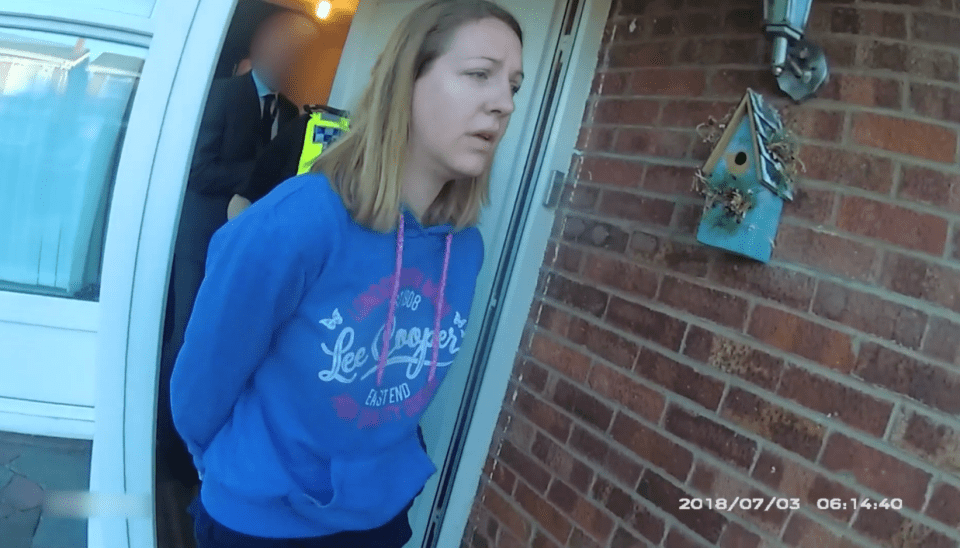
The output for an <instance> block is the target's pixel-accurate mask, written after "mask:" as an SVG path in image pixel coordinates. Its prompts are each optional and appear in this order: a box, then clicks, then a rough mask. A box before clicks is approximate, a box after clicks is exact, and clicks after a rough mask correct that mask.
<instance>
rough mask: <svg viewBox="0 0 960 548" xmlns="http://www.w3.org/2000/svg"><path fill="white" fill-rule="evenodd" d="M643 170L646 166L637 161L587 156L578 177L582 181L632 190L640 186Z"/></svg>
mask: <svg viewBox="0 0 960 548" xmlns="http://www.w3.org/2000/svg"><path fill="white" fill-rule="evenodd" d="M643 169H644V164H642V163H639V162H635V161H627V160H619V159H616V158H604V157H601V156H585V157H584V158H583V164H582V165H581V166H580V170H579V172H578V177H579V179H580V180H581V181H589V182H594V183H597V184H606V185H612V186H617V187H627V188H632V187H637V186H639V184H640V181H641V180H642V178H643Z"/></svg>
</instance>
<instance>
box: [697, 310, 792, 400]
mask: <svg viewBox="0 0 960 548" xmlns="http://www.w3.org/2000/svg"><path fill="white" fill-rule="evenodd" d="M683 352H684V354H686V355H688V356H690V357H692V358H694V359H697V360H700V361H702V362H705V363H707V364H708V365H711V366H713V367H716V368H717V369H720V370H721V371H725V372H727V373H730V374H731V375H736V376H738V377H740V378H743V379H745V380H747V381H749V382H751V383H753V384H756V385H757V386H759V387H761V388H765V389H767V390H775V389H776V387H777V385H778V384H779V382H780V374H781V371H782V370H783V360H781V359H780V358H775V357H773V356H771V355H769V354H766V353H764V352H761V351H760V350H757V349H756V348H753V347H751V346H749V345H745V344H741V343H738V342H735V341H732V340H730V339H727V338H725V337H721V336H719V335H716V334H714V333H711V332H709V331H707V330H705V329H701V328H699V327H697V326H690V332H689V333H688V334H687V341H686V345H685V346H684V350H683Z"/></svg>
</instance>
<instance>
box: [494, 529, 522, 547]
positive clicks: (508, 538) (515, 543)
mask: <svg viewBox="0 0 960 548" xmlns="http://www.w3.org/2000/svg"><path fill="white" fill-rule="evenodd" d="M527 544H528V541H527V540H520V539H518V538H517V537H515V536H513V535H512V534H510V532H509V531H503V532H501V533H500V538H499V539H497V543H496V547H497V548H527Z"/></svg>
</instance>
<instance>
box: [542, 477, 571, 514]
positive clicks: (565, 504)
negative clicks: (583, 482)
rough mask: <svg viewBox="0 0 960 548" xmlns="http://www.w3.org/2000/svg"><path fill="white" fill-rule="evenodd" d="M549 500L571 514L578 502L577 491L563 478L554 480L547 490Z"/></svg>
mask: <svg viewBox="0 0 960 548" xmlns="http://www.w3.org/2000/svg"><path fill="white" fill-rule="evenodd" d="M547 500H548V501H550V502H551V503H552V504H553V505H554V506H556V507H557V508H559V509H560V510H561V511H563V512H565V513H567V514H569V513H570V511H571V510H573V508H574V506H575V505H576V503H577V492H576V491H574V490H573V488H572V487H570V486H569V485H567V484H565V483H563V481H561V480H557V479H555V480H553V482H551V483H550V490H549V491H547Z"/></svg>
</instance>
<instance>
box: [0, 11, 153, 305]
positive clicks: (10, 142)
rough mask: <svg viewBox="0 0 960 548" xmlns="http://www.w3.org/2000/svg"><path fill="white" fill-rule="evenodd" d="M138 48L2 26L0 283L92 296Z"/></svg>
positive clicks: (139, 62)
mask: <svg viewBox="0 0 960 548" xmlns="http://www.w3.org/2000/svg"><path fill="white" fill-rule="evenodd" d="M145 58H146V50H145V49H143V48H138V47H132V46H128V45H123V44H113V43H109V42H101V41H94V40H82V39H78V38H77V37H73V36H64V35H59V34H51V33H38V32H15V31H12V30H6V29H3V28H0V290H7V291H11V290H12V291H25V292H31V293H44V294H49V295H55V296H65V297H72V298H79V299H85V300H96V299H97V298H98V296H99V292H100V291H99V286H100V270H101V266H102V265H101V263H102V261H101V258H102V255H103V240H104V234H105V231H106V219H107V211H108V204H109V201H110V194H111V191H112V189H113V183H114V178H115V175H116V166H117V162H118V156H119V151H120V144H121V143H122V141H123V136H124V133H125V129H126V123H127V118H128V115H129V107H130V104H131V102H132V99H133V95H134V93H135V90H136V87H137V83H138V81H139V78H140V71H141V69H142V67H143V60H144V59H145Z"/></svg>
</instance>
